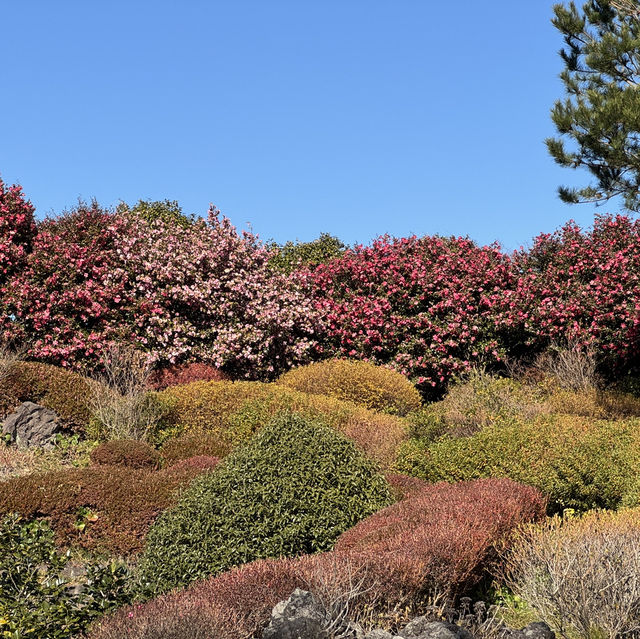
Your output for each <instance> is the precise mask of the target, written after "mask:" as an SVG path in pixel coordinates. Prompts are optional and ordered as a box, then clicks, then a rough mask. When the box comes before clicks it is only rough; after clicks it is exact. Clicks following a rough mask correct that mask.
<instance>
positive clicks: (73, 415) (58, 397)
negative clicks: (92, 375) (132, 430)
mask: <svg viewBox="0 0 640 639" xmlns="http://www.w3.org/2000/svg"><path fill="white" fill-rule="evenodd" d="M95 384H96V382H94V381H92V380H89V379H87V378H86V377H83V376H82V375H79V374H78V373H72V372H71V371H68V370H66V369H64V368H59V367H57V366H51V365H50V364H42V363H40V362H20V361H19V362H15V363H14V364H13V365H12V366H11V369H10V371H9V372H8V374H7V376H6V377H5V378H4V379H2V380H0V418H2V417H3V416H5V415H7V414H8V413H9V412H11V410H13V409H14V408H16V407H17V406H18V405H19V404H20V403H22V402H26V401H31V402H36V403H38V404H42V405H43V406H46V407H47V408H50V409H51V410H53V411H55V412H56V413H57V414H58V415H59V417H60V419H61V420H62V421H63V423H64V425H65V426H67V427H68V428H70V429H72V430H74V431H81V430H83V429H84V428H85V427H86V425H87V423H88V422H89V420H90V419H91V407H90V397H91V389H92V388H94V387H95Z"/></svg>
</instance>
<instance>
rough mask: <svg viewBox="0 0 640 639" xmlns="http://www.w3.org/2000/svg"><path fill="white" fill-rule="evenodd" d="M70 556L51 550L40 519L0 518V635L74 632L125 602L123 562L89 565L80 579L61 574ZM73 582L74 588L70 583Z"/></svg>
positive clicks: (19, 638) (51, 637)
mask: <svg viewBox="0 0 640 639" xmlns="http://www.w3.org/2000/svg"><path fill="white" fill-rule="evenodd" d="M68 561H69V558H68V555H61V554H58V552H57V551H56V549H55V544H54V540H53V532H52V531H51V529H50V528H49V527H48V525H47V524H46V523H44V522H31V523H27V522H24V521H22V520H21V519H20V517H19V516H17V515H8V516H6V517H4V518H3V519H2V520H1V521H0V636H2V637H7V638H11V639H23V638H24V639H26V638H33V639H39V638H41V637H46V638H47V639H66V638H71V637H77V636H79V634H80V633H81V632H82V631H83V630H84V629H85V628H86V627H87V626H88V625H89V623H91V622H92V621H93V620H94V619H96V618H98V617H99V616H101V615H103V614H104V613H106V612H109V611H110V610H112V609H114V608H116V607H118V606H121V605H123V604H125V603H128V601H129V600H130V594H129V593H130V591H129V589H128V587H127V578H128V573H127V571H126V569H125V567H124V566H122V565H118V564H116V563H112V564H110V565H108V566H98V565H90V566H89V567H88V569H87V573H86V575H85V576H84V577H83V578H82V579H81V580H80V582H79V583H75V584H70V583H69V582H68V581H67V580H66V579H65V577H64V576H63V571H64V569H65V568H66V566H67V564H68ZM74 586H76V588H74Z"/></svg>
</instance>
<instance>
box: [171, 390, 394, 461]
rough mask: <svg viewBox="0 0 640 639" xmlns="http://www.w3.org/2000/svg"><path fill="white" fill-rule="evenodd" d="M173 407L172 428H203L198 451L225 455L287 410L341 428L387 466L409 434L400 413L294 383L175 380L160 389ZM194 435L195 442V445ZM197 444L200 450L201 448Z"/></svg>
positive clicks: (173, 430) (192, 431)
mask: <svg viewBox="0 0 640 639" xmlns="http://www.w3.org/2000/svg"><path fill="white" fill-rule="evenodd" d="M159 399H160V401H161V402H164V403H165V404H166V405H167V407H168V412H167V416H166V419H165V421H166V424H167V431H166V432H167V433H168V434H171V435H175V434H176V432H182V431H185V435H187V436H189V435H200V434H202V433H203V432H204V433H209V434H211V435H212V436H217V447H216V443H215V441H214V437H207V438H206V443H205V442H204V441H203V442H202V443H203V444H204V446H205V447H204V448H202V449H197V448H196V449H193V450H194V454H199V455H202V454H205V455H215V456H224V455H226V454H228V453H229V452H230V451H231V450H232V449H234V448H235V447H237V446H238V445H240V444H242V443H244V442H246V441H248V440H249V439H251V437H252V436H253V435H254V434H255V433H256V432H258V431H259V429H260V428H262V427H263V426H264V425H265V424H267V423H269V422H270V421H271V420H272V419H273V417H275V416H277V415H278V414H281V413H283V412H288V413H296V414H299V415H302V416H304V417H309V418H311V419H321V420H322V421H324V422H325V423H327V424H329V425H331V426H333V427H334V428H335V429H336V430H339V431H340V432H341V433H342V434H344V435H345V436H346V437H348V438H349V439H351V440H353V441H354V442H355V443H356V444H357V445H358V447H359V448H360V449H361V450H363V451H364V452H366V453H367V454H368V455H369V457H371V458H372V459H375V460H376V461H377V462H379V463H380V464H381V465H382V466H385V467H389V466H391V465H392V464H393V462H394V461H395V457H396V454H397V450H398V446H399V445H400V443H401V442H402V441H404V439H405V438H406V423H405V421H404V420H403V419H401V418H399V417H396V416H395V415H385V414H383V413H378V412H375V411H371V410H367V409H366V408H364V407H362V406H358V405H356V404H354V403H352V402H343V401H341V400H339V399H335V398H333V397H325V396H323V395H312V394H308V393H301V392H299V391H294V390H291V389H288V388H286V387H284V386H281V385H280V384H264V383H261V382H226V381H223V382H194V383H192V384H186V385H184V386H174V387H173V388H168V389H167V390H165V391H163V392H162V393H160V394H159ZM194 444H195V442H194V441H193V440H192V441H191V443H190V445H191V446H192V445H194ZM196 450H197V452H196Z"/></svg>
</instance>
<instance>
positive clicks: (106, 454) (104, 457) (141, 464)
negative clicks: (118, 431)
mask: <svg viewBox="0 0 640 639" xmlns="http://www.w3.org/2000/svg"><path fill="white" fill-rule="evenodd" d="M90 458H91V463H92V464H94V465H95V466H127V467H128V468H146V469H149V470H151V469H154V468H157V467H158V464H159V462H160V455H159V454H158V452H157V451H156V450H155V449H153V448H152V447H151V446H149V444H145V443H144V442H141V441H138V440H135V439H113V440H111V441H109V442H104V443H102V444H100V445H99V446H97V447H96V448H94V449H93V450H92V451H91V455H90Z"/></svg>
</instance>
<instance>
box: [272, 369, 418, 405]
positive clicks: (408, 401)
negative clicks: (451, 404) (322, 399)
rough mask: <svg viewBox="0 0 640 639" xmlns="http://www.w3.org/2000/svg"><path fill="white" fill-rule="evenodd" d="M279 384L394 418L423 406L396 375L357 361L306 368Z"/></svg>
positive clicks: (406, 382)
mask: <svg viewBox="0 0 640 639" xmlns="http://www.w3.org/2000/svg"><path fill="white" fill-rule="evenodd" d="M278 383H279V384H282V385H283V386H286V387H287V388H292V389H293V390H297V391H301V392H303V393H313V394H317V395H328V396H330V397H336V398H337V399H341V400H344V401H349V402H354V403H356V404H362V405H363V406H364V407H365V408H369V409H371V410H377V411H382V412H386V413H390V414H393V415H403V416H404V415H406V414H407V413H409V412H411V411H413V410H417V409H418V408H420V405H421V404H422V398H421V396H420V393H419V392H418V390H417V389H416V387H415V386H414V385H413V384H412V383H411V382H410V381H409V380H408V379H407V378H406V377H404V376H403V375H401V374H400V373H398V372H397V371H394V370H390V369H388V368H384V367H382V366H375V365H373V364H370V363H368V362H359V361H355V360H345V359H331V360H327V361H325V362H317V363H315V364H307V365H306V366H301V367H299V368H294V369H293V370H290V371H289V372H287V373H285V374H284V375H282V376H281V377H280V378H279V379H278Z"/></svg>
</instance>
